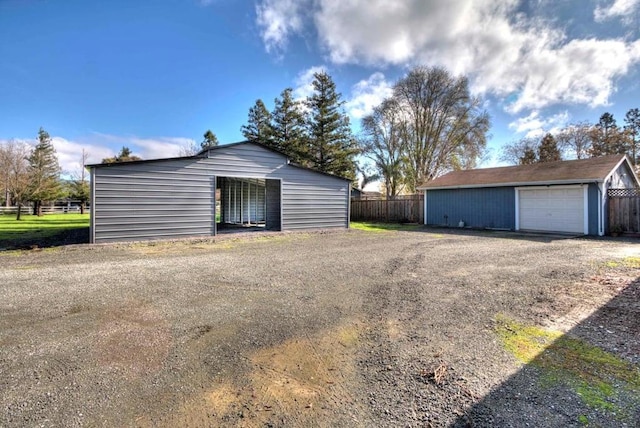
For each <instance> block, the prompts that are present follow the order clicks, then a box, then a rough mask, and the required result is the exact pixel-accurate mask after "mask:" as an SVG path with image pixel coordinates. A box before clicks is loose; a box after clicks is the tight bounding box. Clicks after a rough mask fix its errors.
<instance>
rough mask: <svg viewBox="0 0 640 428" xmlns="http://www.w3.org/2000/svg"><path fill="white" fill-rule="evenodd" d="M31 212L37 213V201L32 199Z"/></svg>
mask: <svg viewBox="0 0 640 428" xmlns="http://www.w3.org/2000/svg"><path fill="white" fill-rule="evenodd" d="M31 214H33V215H38V201H33V207H32V211H31Z"/></svg>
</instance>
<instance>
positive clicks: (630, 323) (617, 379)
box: [452, 277, 640, 427]
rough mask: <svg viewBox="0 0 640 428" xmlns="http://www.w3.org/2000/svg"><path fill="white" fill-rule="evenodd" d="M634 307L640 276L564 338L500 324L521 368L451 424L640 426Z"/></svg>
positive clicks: (639, 345) (639, 331) (639, 330)
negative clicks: (520, 362)
mask: <svg viewBox="0 0 640 428" xmlns="http://www.w3.org/2000/svg"><path fill="white" fill-rule="evenodd" d="M605 280H610V279H605ZM613 281H614V282H615V279H614V280H613ZM614 285H615V284H614ZM639 302H640V277H638V278H636V279H635V280H634V281H633V282H631V283H628V285H626V286H625V287H624V289H623V290H622V291H620V292H619V294H618V295H617V296H616V297H614V298H613V299H611V300H610V301H609V302H608V303H607V304H605V305H604V306H602V307H600V309H598V310H597V311H596V312H594V313H593V314H592V315H591V316H589V317H588V318H587V319H585V320H584V321H583V322H581V323H580V324H578V325H577V326H576V327H575V328H573V329H572V330H571V331H569V332H568V333H567V334H561V333H553V332H550V331H549V330H543V329H541V328H536V327H533V326H525V325H522V324H518V323H517V322H515V321H511V320H508V319H502V320H500V319H498V320H497V322H496V324H497V326H496V332H497V334H498V336H500V339H501V341H502V343H503V345H504V347H505V348H506V349H507V350H508V351H510V352H511V353H512V354H513V355H514V356H515V357H516V358H517V359H519V360H521V361H523V362H525V364H524V366H523V367H522V368H521V369H520V370H519V371H518V372H517V373H516V374H515V375H513V376H512V377H510V378H509V379H508V380H507V381H505V382H503V383H502V384H500V385H498V386H497V387H495V388H494V389H493V390H492V391H491V392H490V393H489V394H488V395H486V396H485V397H483V398H482V399H481V400H480V401H479V402H477V403H476V404H475V405H473V406H472V407H471V408H470V409H469V410H468V411H467V412H466V413H465V414H464V415H462V416H460V417H459V418H458V419H457V420H456V422H454V423H453V425H452V426H453V427H493V426H558V427H559V426H562V427H585V426H607V427H616V426H620V427H640V303H639ZM540 351H542V352H540Z"/></svg>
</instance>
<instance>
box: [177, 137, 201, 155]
mask: <svg viewBox="0 0 640 428" xmlns="http://www.w3.org/2000/svg"><path fill="white" fill-rule="evenodd" d="M201 150H202V148H201V147H200V146H198V145H197V144H196V142H195V141H193V140H190V141H189V142H187V143H185V144H184V145H183V146H181V147H180V149H179V150H178V156H181V157H182V156H185V157H186V156H193V155H197V154H198V153H200V151H201Z"/></svg>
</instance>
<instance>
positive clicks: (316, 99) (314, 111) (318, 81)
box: [307, 72, 359, 179]
mask: <svg viewBox="0 0 640 428" xmlns="http://www.w3.org/2000/svg"><path fill="white" fill-rule="evenodd" d="M313 90H314V92H313V94H312V95H311V96H310V97H308V99H307V106H308V108H309V110H310V113H309V114H310V119H309V123H308V129H309V157H308V162H309V164H310V166H311V167H313V168H315V169H317V170H319V171H322V172H327V173H330V174H335V175H339V176H343V177H347V178H351V179H355V175H356V174H355V156H356V154H357V153H358V151H359V150H358V147H357V143H356V141H355V138H354V137H353V135H352V134H351V129H350V128H349V117H348V116H347V115H346V114H345V112H344V109H343V104H344V102H343V101H341V100H340V98H341V94H340V93H338V92H336V85H335V83H334V82H333V80H332V79H331V76H329V75H328V74H327V73H326V72H320V73H315V74H314V80H313Z"/></svg>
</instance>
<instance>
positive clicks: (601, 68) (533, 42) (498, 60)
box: [258, 0, 640, 114]
mask: <svg viewBox="0 0 640 428" xmlns="http://www.w3.org/2000/svg"><path fill="white" fill-rule="evenodd" d="M290 1H291V0H265V1H264V2H263V3H262V4H261V5H260V6H258V8H261V7H263V8H264V7H268V9H269V10H270V11H271V12H272V13H273V16H272V18H273V22H274V23H279V22H289V21H291V22H294V23H295V28H296V29H295V31H293V30H292V31H280V32H278V35H279V37H281V38H279V39H277V40H278V43H280V44H283V43H284V42H285V41H286V38H287V37H290V36H291V35H292V34H295V33H296V32H297V33H299V32H301V31H302V30H301V28H300V25H302V23H303V22H313V23H314V24H315V27H316V30H317V34H318V39H319V43H320V44H321V45H322V46H323V47H324V48H325V49H326V51H327V55H328V58H329V59H330V61H331V62H333V63H334V64H347V63H348V64H359V65H367V66H384V65H389V64H391V65H397V66H407V65H409V66H410V65H414V64H418V63H419V64H428V65H442V66H445V67H447V68H448V69H449V70H450V71H452V72H453V73H454V74H466V75H468V76H469V78H470V84H471V88H472V90H473V92H474V93H475V94H491V95H495V96H498V97H505V98H507V99H509V100H510V102H509V104H507V109H508V111H509V112H510V113H512V114H516V113H519V112H522V111H525V110H533V109H540V108H543V107H547V106H550V105H555V104H583V105H589V106H591V107H597V106H605V105H607V103H608V102H609V98H610V97H611V95H612V94H613V93H614V92H615V90H616V86H615V82H616V79H618V78H619V77H621V76H624V75H626V74H628V73H629V72H630V70H632V68H633V67H636V66H637V65H638V64H640V40H626V39H598V38H585V39H569V38H568V36H567V33H566V32H565V30H564V29H563V28H562V27H560V26H558V24H557V21H553V20H543V19H541V18H537V17H533V16H525V15H524V14H522V13H520V12H519V11H518V7H519V6H520V4H521V1H520V0H396V1H388V0H350V1H344V0H313V4H311V5H309V4H308V2H305V3H304V4H305V5H306V6H307V7H304V8H303V7H300V8H294V7H291V8H289V7H288V5H289V3H290ZM639 1H640V0H633V2H631V1H630V0H626V1H623V0H616V2H614V4H613V5H612V6H611V8H612V9H613V8H616V7H617V9H613V10H614V11H619V10H627V8H628V7H631V6H630V4H631V3H633V4H636V3H638V2H639ZM616 5H618V6H616ZM602 10H604V9H602ZM608 10H609V9H608ZM602 13H604V12H602ZM611 13H614V12H611ZM615 13H618V12H615ZM276 26H277V25H276ZM285 28H289V27H285ZM291 28H293V26H292V27H291ZM265 43H266V45H267V49H269V46H270V44H269V43H268V41H267V39H265Z"/></svg>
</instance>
